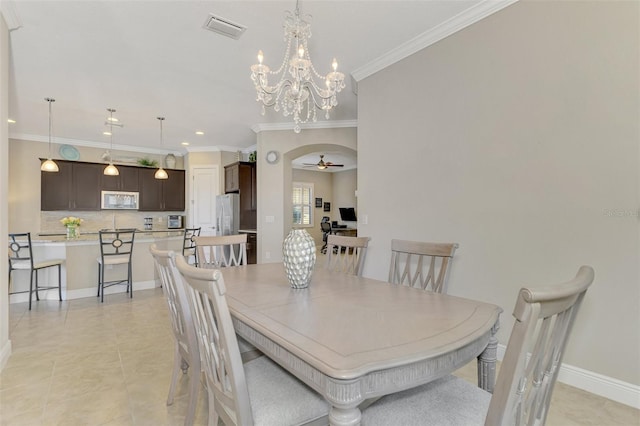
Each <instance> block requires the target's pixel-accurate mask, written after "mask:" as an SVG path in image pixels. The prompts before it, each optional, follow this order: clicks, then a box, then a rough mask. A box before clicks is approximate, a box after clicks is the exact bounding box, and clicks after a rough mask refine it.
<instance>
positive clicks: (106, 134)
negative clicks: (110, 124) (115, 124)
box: [102, 132, 111, 136]
mask: <svg viewBox="0 0 640 426" xmlns="http://www.w3.org/2000/svg"><path fill="white" fill-rule="evenodd" d="M102 134H103V135H105V136H111V132H102Z"/></svg>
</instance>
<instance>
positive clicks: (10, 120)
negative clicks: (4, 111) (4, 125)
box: [7, 118, 16, 124]
mask: <svg viewBox="0 0 640 426" xmlns="http://www.w3.org/2000/svg"><path fill="white" fill-rule="evenodd" d="M7 122H8V123H11V124H15V122H16V120H14V119H13V118H7Z"/></svg>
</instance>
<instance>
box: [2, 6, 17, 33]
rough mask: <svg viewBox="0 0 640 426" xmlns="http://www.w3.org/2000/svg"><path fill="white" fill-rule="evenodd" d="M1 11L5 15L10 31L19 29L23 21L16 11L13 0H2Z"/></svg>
mask: <svg viewBox="0 0 640 426" xmlns="http://www.w3.org/2000/svg"><path fill="white" fill-rule="evenodd" d="M0 12H1V13H2V16H3V17H4V21H5V22H6V23H7V28H9V32H11V31H14V30H17V29H18V28H21V27H22V22H21V21H20V18H19V17H18V14H17V13H16V8H15V6H14V4H13V2H12V1H10V0H1V1H0Z"/></svg>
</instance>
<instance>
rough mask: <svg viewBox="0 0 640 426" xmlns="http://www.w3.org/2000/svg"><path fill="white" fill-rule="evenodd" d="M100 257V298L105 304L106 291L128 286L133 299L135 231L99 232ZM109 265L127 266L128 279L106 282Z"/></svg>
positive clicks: (128, 291)
mask: <svg viewBox="0 0 640 426" xmlns="http://www.w3.org/2000/svg"><path fill="white" fill-rule="evenodd" d="M98 234H99V235H100V257H98V259H97V261H98V296H101V298H100V301H101V302H104V289H105V287H111V286H112V285H116V284H126V285H127V293H129V297H133V280H132V278H131V277H132V274H131V270H132V268H131V255H132V254H133V240H134V238H135V236H136V230H135V229H116V230H114V231H110V230H109V231H99V233H98ZM108 265H127V278H126V279H122V280H111V281H105V280H104V270H105V269H106V267H107V266H108Z"/></svg>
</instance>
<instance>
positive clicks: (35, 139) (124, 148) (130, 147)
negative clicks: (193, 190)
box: [9, 133, 185, 157]
mask: <svg viewBox="0 0 640 426" xmlns="http://www.w3.org/2000/svg"><path fill="white" fill-rule="evenodd" d="M9 139H17V140H23V141H31V142H42V143H48V142H49V137H48V136H41V135H29V134H24V133H12V134H10V135H9ZM51 142H52V143H55V144H58V145H65V144H66V145H75V146H84V147H89V148H100V149H111V144H110V143H108V142H96V141H85V140H81V139H68V138H59V137H55V136H54V137H52V138H51ZM113 150H118V151H130V152H140V153H143V154H158V155H167V154H173V155H178V156H181V157H182V156H183V155H184V154H185V150H179V151H176V150H169V149H157V148H146V147H140V146H133V145H118V144H113Z"/></svg>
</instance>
